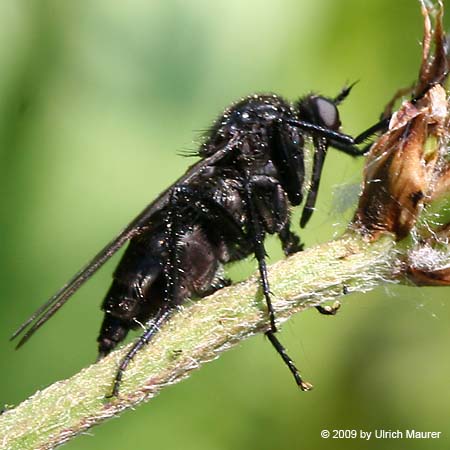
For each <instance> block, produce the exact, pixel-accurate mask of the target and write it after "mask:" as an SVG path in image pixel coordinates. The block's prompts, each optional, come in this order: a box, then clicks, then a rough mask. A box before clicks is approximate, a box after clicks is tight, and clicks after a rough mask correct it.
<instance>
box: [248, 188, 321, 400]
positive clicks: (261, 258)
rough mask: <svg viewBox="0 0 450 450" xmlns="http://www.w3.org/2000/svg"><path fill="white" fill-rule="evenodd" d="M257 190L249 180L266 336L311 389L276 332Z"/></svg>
mask: <svg viewBox="0 0 450 450" xmlns="http://www.w3.org/2000/svg"><path fill="white" fill-rule="evenodd" d="M255 195H256V194H255V192H254V190H253V185H252V182H251V180H249V181H247V183H246V185H245V200H246V203H247V210H248V213H249V227H248V228H249V229H248V233H249V236H250V237H251V239H252V241H253V248H254V252H255V257H256V260H257V261H258V268H259V274H260V278H261V285H262V290H263V295H264V298H265V300H266V304H267V309H268V312H269V321H270V330H269V331H267V332H266V336H267V338H268V339H269V341H270V343H271V344H272V345H273V347H274V348H275V350H276V351H277V353H278V354H279V355H280V357H281V359H282V360H283V362H284V363H285V364H286V365H287V367H288V368H289V370H290V371H291V373H292V375H293V376H294V379H295V382H296V383H297V385H298V386H299V387H300V388H301V389H302V390H303V391H309V390H310V389H312V385H311V384H310V383H308V382H306V381H304V380H303V379H302V377H301V375H300V372H299V370H298V369H297V367H296V366H295V364H294V362H293V360H292V358H291V357H290V356H289V355H288V353H287V351H286V349H285V348H284V346H283V345H282V344H281V342H280V341H279V340H278V339H277V338H276V336H275V333H276V332H277V331H278V330H277V325H276V321H275V312H274V310H273V306H272V301H271V297H270V296H271V292H270V285H269V279H268V276H267V264H266V251H265V248H264V237H265V232H264V230H263V228H262V224H261V221H260V220H259V217H258V213H257V211H256V207H255V197H254V196H255Z"/></svg>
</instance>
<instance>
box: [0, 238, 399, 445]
mask: <svg viewBox="0 0 450 450" xmlns="http://www.w3.org/2000/svg"><path fill="white" fill-rule="evenodd" d="M400 256H401V255H399V252H398V249H397V248H396V244H395V242H394V240H393V237H392V236H391V235H386V236H383V238H382V239H378V240H377V241H376V242H372V243H368V242H366V241H365V240H364V239H363V238H362V237H361V236H360V235H358V234H356V233H347V234H346V235H344V236H343V237H342V238H340V239H338V240H335V241H332V242H329V243H326V244H323V245H320V246H317V247H315V248H311V249H309V250H307V251H305V252H301V253H298V254H296V255H293V256H292V257H290V258H288V259H286V260H283V261H280V262H278V263H276V264H274V265H273V266H271V267H270V270H269V279H270V281H271V289H272V291H273V294H274V299H273V306H274V308H275V312H276V316H277V318H278V320H279V322H280V323H282V322H284V321H286V320H287V319H288V318H289V317H290V316H292V315H293V314H294V313H295V312H298V311H300V310H304V309H307V308H309V307H311V306H313V305H317V304H319V303H323V302H325V301H330V300H336V299H338V298H340V297H342V296H343V292H344V286H345V287H346V288H347V290H348V291H350V292H351V291H359V292H361V291H368V290H371V289H373V288H375V287H376V286H379V285H381V284H383V283H385V282H387V281H396V275H395V273H396V270H394V268H395V267H396V264H397V262H398V261H400V259H399V258H400ZM267 329H268V319H267V313H266V310H265V305H264V301H263V299H262V296H261V293H260V290H259V283H258V278H257V277H256V276H253V277H252V278H251V279H250V280H248V281H246V282H244V283H239V284H236V285H233V286H230V287H229V288H225V289H222V290H220V291H218V292H216V293H215V294H214V295H211V296H209V297H207V298H204V299H201V300H199V301H196V302H191V303H190V304H189V305H188V306H186V307H184V308H183V310H182V311H180V312H179V313H177V314H175V315H174V316H173V318H172V319H171V320H170V321H169V322H167V323H166V324H165V325H164V326H163V327H162V329H161V331H160V332H159V333H158V334H157V335H156V337H155V338H154V340H153V341H152V343H151V345H148V346H147V347H146V348H144V349H143V350H142V351H141V352H139V353H138V354H137V356H136V358H135V359H134V360H133V362H132V363H131V364H130V367H129V369H127V371H126V372H125V374H124V379H123V384H122V386H121V391H120V396H119V398H114V399H109V400H107V399H105V395H107V394H109V393H110V391H111V387H112V380H113V378H114V375H115V372H116V370H117V364H118V362H119V361H120V360H121V358H122V357H123V356H124V354H125V353H126V351H127V349H128V348H129V347H128V346H126V347H124V348H122V349H120V350H118V351H116V352H114V353H112V354H111V355H110V356H108V357H107V358H105V359H103V360H102V361H100V362H99V363H97V364H94V365H92V366H90V367H88V368H86V369H83V370H82V371H81V372H79V373H78V374H76V375H75V376H73V377H72V378H70V379H68V380H63V381H58V382H56V383H54V384H53V385H51V386H50V387H48V388H47V389H45V390H43V391H38V392H37V393H35V394H34V395H33V396H32V397H30V398H29V399H28V400H26V401H24V402H23V403H21V404H20V405H19V406H17V407H16V408H15V409H13V410H9V411H7V412H5V413H4V414H3V415H2V416H0V447H1V448H5V449H8V450H14V449H17V450H19V449H20V450H27V449H51V448H54V447H55V446H57V445H60V444H62V443H64V442H66V441H68V440H69V439H71V438H72V437H74V436H76V435H77V434H79V433H81V432H83V431H86V430H87V429H89V428H90V427H92V426H93V425H96V424H98V423H100V422H102V421H103V420H105V419H107V418H109V417H113V416H117V415H118V414H119V413H120V412H122V411H123V410H125V409H128V408H131V407H133V406H135V405H137V404H138V403H140V402H143V401H145V400H148V399H150V398H152V397H154V396H155V395H156V394H157V393H158V392H159V391H160V390H161V389H162V388H164V386H166V385H168V384H173V383H175V382H178V381H181V380H182V379H183V378H185V377H187V376H188V375H189V374H190V372H192V371H193V370H195V369H197V368H199V367H200V366H201V364H203V363H204V362H207V361H210V360H212V359H214V358H216V357H217V356H219V355H220V354H221V353H222V352H223V351H225V350H227V349H228V348H230V347H232V346H233V345H235V344H236V343H238V342H239V341H241V340H243V339H245V338H247V337H250V336H251V335H253V334H255V333H261V332H264V331H266V330H267ZM305 395H307V394H305Z"/></svg>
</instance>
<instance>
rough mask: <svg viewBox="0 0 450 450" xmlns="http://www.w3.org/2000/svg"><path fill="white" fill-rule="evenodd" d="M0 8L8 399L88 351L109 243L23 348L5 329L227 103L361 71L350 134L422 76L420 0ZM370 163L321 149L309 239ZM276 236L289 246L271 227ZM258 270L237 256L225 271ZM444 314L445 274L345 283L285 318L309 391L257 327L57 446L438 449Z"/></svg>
mask: <svg viewBox="0 0 450 450" xmlns="http://www.w3.org/2000/svg"><path fill="white" fill-rule="evenodd" d="M0 14H1V17H2V26H1V28H0V64H1V76H0V152H1V158H2V162H1V170H2V176H1V181H0V182H1V186H2V191H1V199H2V203H3V204H2V209H1V211H2V214H1V230H0V232H1V239H2V240H1V242H2V244H1V254H0V258H1V260H0V274H1V276H0V279H1V286H0V287H1V290H0V292H1V297H0V298H1V308H2V309H1V318H0V320H1V325H0V352H1V358H0V364H1V383H0V402H2V403H7V404H16V403H18V402H20V401H21V400H23V399H25V398H26V397H27V396H29V395H30V394H32V393H33V392H34V391H36V390H37V389H42V388H44V387H45V386H47V385H49V384H51V383H52V382H54V381H56V380H59V379H61V378H64V377H69V376H71V375H72V374H74V373H76V372H77V371H78V370H80V369H81V368H82V367H84V366H86V365H88V364H90V363H92V362H93V361H94V359H95V357H96V342H95V339H96V337H97V333H98V329H99V326H100V322H101V318H102V314H101V312H100V310H99V304H100V302H101V300H102V298H103V295H104V293H105V291H106V289H107V287H108V286H109V282H110V276H111V272H112V270H113V269H114V265H115V263H117V257H116V258H114V260H113V261H111V262H110V263H108V265H107V266H106V267H105V269H104V270H102V271H101V272H100V273H99V274H97V275H96V276H95V278H94V279H92V280H91V281H90V282H89V283H88V284H87V285H86V286H85V287H83V289H81V290H80V292H79V293H78V294H77V295H76V296H75V297H74V299H73V300H72V301H71V302H69V304H68V305H67V306H66V307H65V308H64V309H63V310H62V311H61V312H60V313H58V314H57V316H56V317H55V318H53V320H52V321H51V322H50V323H49V324H48V325H47V326H45V328H43V329H42V330H41V331H40V332H39V333H38V334H37V335H36V337H35V338H34V339H33V340H32V341H30V342H29V344H28V345H26V346H25V347H24V348H23V349H21V351H19V352H15V351H14V349H13V345H12V344H10V343H8V337H9V335H10V334H11V332H12V331H13V330H14V329H15V328H16V326H17V325H18V324H19V323H21V322H22V321H23V320H24V319H25V318H26V317H27V316H28V315H29V314H30V313H31V312H32V311H33V310H34V309H35V308H36V307H37V306H38V305H40V304H41V302H43V301H44V300H45V299H46V298H47V297H48V296H49V295H50V294H52V293H53V292H54V291H55V290H56V289H57V288H58V287H60V286H61V285H62V284H63V283H64V282H65V281H66V280H67V279H68V278H69V277H70V276H71V275H73V273H74V272H75V271H77V270H78V269H79V267H80V266H81V265H82V264H84V263H85V262H86V261H87V260H88V259H89V258H90V257H91V256H93V255H94V254H95V253H96V252H97V251H98V250H99V249H100V248H101V247H102V246H103V245H104V244H105V243H106V242H108V241H109V240H110V238H112V237H113V236H114V235H115V234H116V233H117V232H118V231H119V230H120V229H121V228H122V227H123V226H124V225H125V224H126V223H127V222H128V221H129V220H130V219H131V218H133V217H134V216H135V215H136V214H137V213H138V212H139V211H140V210H141V209H142V208H143V207H144V206H145V205H146V204H147V203H148V202H149V201H151V200H152V199H153V198H154V197H155V196H156V195H157V194H158V193H159V192H160V191H161V190H162V189H164V188H165V187H167V186H168V185H170V184H171V183H173V181H174V180H175V179H176V178H177V177H178V176H180V175H181V174H182V173H183V172H184V170H185V169H186V167H187V165H189V164H190V163H191V162H192V161H189V160H187V159H185V158H182V157H180V156H178V154H179V153H180V152H183V151H184V150H193V149H195V148H196V145H197V144H196V143H195V142H196V139H197V138H198V136H199V133H200V131H201V130H204V129H205V128H207V127H208V125H209V124H210V123H211V121H212V120H213V119H214V118H215V117H216V115H218V114H219V113H220V112H221V111H222V110H223V108H225V107H226V106H227V105H228V104H230V102H232V101H235V100H237V99H239V98H240V97H241V96H244V95H246V94H249V93H253V92H261V91H271V92H277V93H280V94H282V95H285V96H286V97H288V98H290V99H295V98H297V97H298V96H300V95H302V94H305V93H307V92H308V91H310V90H314V91H319V92H322V93H324V94H329V95H334V94H336V93H337V92H338V91H339V89H340V88H341V87H342V86H343V85H344V84H345V83H346V82H352V81H355V80H360V82H359V83H358V84H357V86H356V87H355V89H354V90H353V92H352V94H351V96H350V97H349V99H348V100H347V101H346V102H345V104H344V105H343V107H342V120H343V124H344V130H345V131H346V132H348V133H351V134H357V133H358V132H360V131H362V130H363V129H364V128H365V127H367V126H369V125H371V124H372V123H373V122H374V121H375V120H376V118H377V117H378V114H379V113H380V112H381V110H382V108H383V106H384V104H385V102H386V101H387V100H388V99H389V98H390V96H391V95H392V94H393V92H394V91H395V90H396V89H398V88H399V87H402V86H405V85H407V84H409V83H410V82H412V81H413V80H414V79H415V76H416V73H417V70H418V66H419V61H420V52H421V47H420V45H419V41H420V39H421V36H422V18H421V15H420V10H419V4H418V2H416V1H413V0H397V1H392V0H373V1H366V2H362V1H358V0H341V1H339V2H338V1H336V0H316V1H314V2H311V1H307V0H302V1H299V0H267V1H264V2H263V1H256V0H248V1H243V0H240V1H238V0H227V1H222V0H220V1H214V2H212V1H206V0H198V1H195V0H191V1H189V2H188V1H181V0H179V1H177V0H166V1H162V0H154V1H146V0H131V1H127V2H121V1H106V0H91V1H78V2H69V1H65V2H60V1H57V0H53V1H40V2H38V1H27V2H26V1H17V0H15V1H13V0H3V1H2V2H1V4H0ZM446 23H447V24H450V22H449V21H448V20H447V21H446ZM197 142H198V140H197ZM362 164H363V161H362V160H353V159H351V158H350V157H348V156H345V155H342V154H338V153H337V152H333V151H332V152H330V154H329V157H328V160H327V162H326V167H325V171H324V175H323V179H322V185H321V190H320V196H319V201H318V211H317V213H316V214H315V216H314V217H313V219H312V221H311V223H310V225H309V227H308V229H306V230H304V231H303V232H302V237H303V239H304V240H305V241H306V243H307V245H308V246H311V245H314V244H316V243H318V242H323V241H326V240H329V239H331V238H332V237H333V236H336V235H338V234H339V233H340V232H341V231H342V230H343V229H344V227H345V224H346V223H347V221H348V219H349V218H350V217H351V210H350V211H347V212H346V213H343V212H342V208H340V207H336V205H338V204H339V203H340V202H342V198H341V196H342V192H347V191H352V190H354V189H352V186H355V185H357V184H358V183H359V181H360V176H361V175H360V173H361V167H362ZM342 186H344V188H343V187H342ZM345 186H346V187H345ZM333 192H334V194H333ZM336 192H338V193H339V194H338V196H336ZM350 201H351V199H350ZM269 252H270V254H271V256H272V257H273V259H276V258H280V257H281V253H280V251H279V245H278V243H277V242H275V241H274V240H271V241H270V245H269ZM254 268H255V264H254V262H253V261H247V262H242V263H238V264H236V265H235V266H234V267H232V268H231V269H230V273H231V274H232V275H233V274H234V275H238V276H239V278H243V277H245V276H247V275H249V274H250V273H251V272H252V271H253V270H254ZM446 300H447V301H446ZM449 321H450V308H449V304H448V290H447V291H444V289H438V288H433V289H431V288H430V289H428V288H427V289H414V288H407V287H399V286H393V285H391V286H387V287H383V288H380V289H378V290H376V291H374V292H371V293H368V294H359V295H358V294H351V296H348V297H347V298H346V299H345V302H344V306H343V308H342V311H341V312H340V313H339V314H338V316H336V317H334V318H327V317H323V316H320V315H319V314H317V313H316V312H315V311H309V312H306V313H304V314H301V315H298V316H297V317H295V318H294V319H292V320H291V321H289V322H288V323H287V324H286V325H285V326H284V327H283V332H282V333H281V339H282V341H283V342H284V343H285V344H286V346H287V347H288V348H289V350H290V353H291V354H292V356H293V357H294V359H295V360H296V361H297V362H298V364H299V365H300V367H301V368H302V370H303V372H304V374H305V377H306V378H307V379H308V380H309V381H312V382H313V383H314V384H315V389H314V390H313V391H312V392H310V393H301V392H299V391H297V389H296V387H295V385H294V383H293V381H292V379H291V376H290V374H289V373H288V371H287V370H286V368H285V367H284V366H283V364H282V363H281V362H280V360H279V357H278V356H277V355H276V354H275V352H274V351H273V350H272V348H271V347H270V345H269V344H268V343H267V342H265V339H264V338H263V337H262V336H257V337H254V338H252V339H250V340H249V341H246V342H244V343H242V344H241V345H240V346H239V348H236V349H234V350H232V351H229V352H228V353H226V354H225V355H223V356H222V357H221V358H220V359H219V360H217V361H215V362H213V363H211V364H208V365H206V366H205V367H203V368H202V369H201V370H200V371H198V372H197V373H194V374H193V375H192V376H191V377H190V378H189V379H188V380H187V381H184V382H183V383H181V384H178V385H176V386H173V387H170V388H168V389H166V390H165V391H164V392H163V393H162V394H161V395H160V396H159V397H157V398H156V399H155V400H153V401H152V402H150V403H149V404H146V405H144V406H141V407H139V408H138V409H137V410H136V411H131V412H127V413H125V414H123V416H122V417H121V418H120V419H119V420H111V421H109V422H107V423H105V424H103V425H102V426H100V427H98V428H95V429H93V430H92V432H91V433H89V435H85V436H81V437H79V438H77V439H76V440H74V441H73V442H71V443H69V444H68V445H67V446H66V447H65V448H67V449H68V450H88V449H95V450H98V449H109V450H116V449H125V448H132V449H144V448H158V449H171V450H172V449H173V450H178V449H184V450H187V449H192V450H202V449H208V450H212V449H214V450H215V449H217V450H221V449H233V450H240V449H242V450H247V449H303V448H304V449H333V450H335V449H337V450H339V449H361V448H365V449H366V448H367V449H389V450H405V449H407V450H413V449H429V448H433V450H438V449H448V448H449V446H450V430H449V419H450V414H449V412H450V386H449V385H450V383H449V382H450V354H449V352H448V345H449V343H450V328H449V326H448V324H449ZM335 428H340V429H363V430H369V431H373V430H374V429H377V428H378V429H380V428H381V429H387V430H388V429H392V430H396V429H400V430H404V429H406V428H415V429H418V430H426V431H433V430H434V431H443V432H444V434H443V437H441V439H439V440H435V441H433V442H429V441H427V440H423V441H419V440H417V441H411V440H409V441H398V440H375V439H372V440H371V441H369V442H366V443H364V442H362V441H359V440H332V439H328V440H324V439H322V438H321V437H320V430H322V429H335Z"/></svg>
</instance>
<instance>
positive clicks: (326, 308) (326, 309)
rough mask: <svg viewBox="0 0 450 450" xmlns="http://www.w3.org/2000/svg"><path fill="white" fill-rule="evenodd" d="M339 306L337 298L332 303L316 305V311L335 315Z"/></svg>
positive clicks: (326, 314)
mask: <svg viewBox="0 0 450 450" xmlns="http://www.w3.org/2000/svg"><path fill="white" fill-rule="evenodd" d="M340 308H341V303H340V302H339V301H337V300H336V301H335V302H334V303H333V304H332V305H317V306H316V309H317V311H319V312H320V314H324V315H325V316H335V315H336V313H337V312H338V311H339V309H340Z"/></svg>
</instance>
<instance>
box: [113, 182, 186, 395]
mask: <svg viewBox="0 0 450 450" xmlns="http://www.w3.org/2000/svg"><path fill="white" fill-rule="evenodd" d="M181 208H182V205H181V202H180V199H179V190H178V188H176V187H175V188H174V189H173V191H172V193H171V195H170V199H169V207H168V208H167V216H166V219H165V221H166V230H167V232H166V240H165V241H166V251H167V255H168V258H167V261H165V263H164V275H165V278H166V298H165V304H164V306H162V307H161V309H160V310H159V311H158V312H157V314H156V316H155V317H154V319H153V320H152V322H151V323H150V325H149V326H148V328H147V330H146V331H145V332H144V334H142V335H141V336H140V337H139V339H138V340H137V341H136V342H135V343H134V345H133V347H131V349H130V351H129V352H128V353H127V354H126V355H125V357H124V358H123V359H122V361H121V362H120V364H119V368H118V369H117V373H116V377H115V379H114V385H113V389H112V393H111V395H110V396H111V397H117V395H118V394H119V389H120V384H121V382H122V377H123V373H124V372H125V370H126V369H127V367H128V365H129V364H130V362H131V361H132V360H133V358H134V357H135V355H136V353H137V352H138V351H139V350H140V349H141V348H142V347H144V346H145V345H147V344H148V343H149V342H150V340H151V339H152V338H153V336H155V334H156V333H157V332H158V331H159V327H160V326H161V325H162V324H163V323H164V322H165V321H166V320H168V319H169V317H170V316H171V315H172V313H173V312H174V310H175V306H176V305H177V303H178V302H177V287H178V275H179V255H178V245H177V244H178V242H177V241H178V237H179V227H180V221H181V217H182V214H181Z"/></svg>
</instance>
